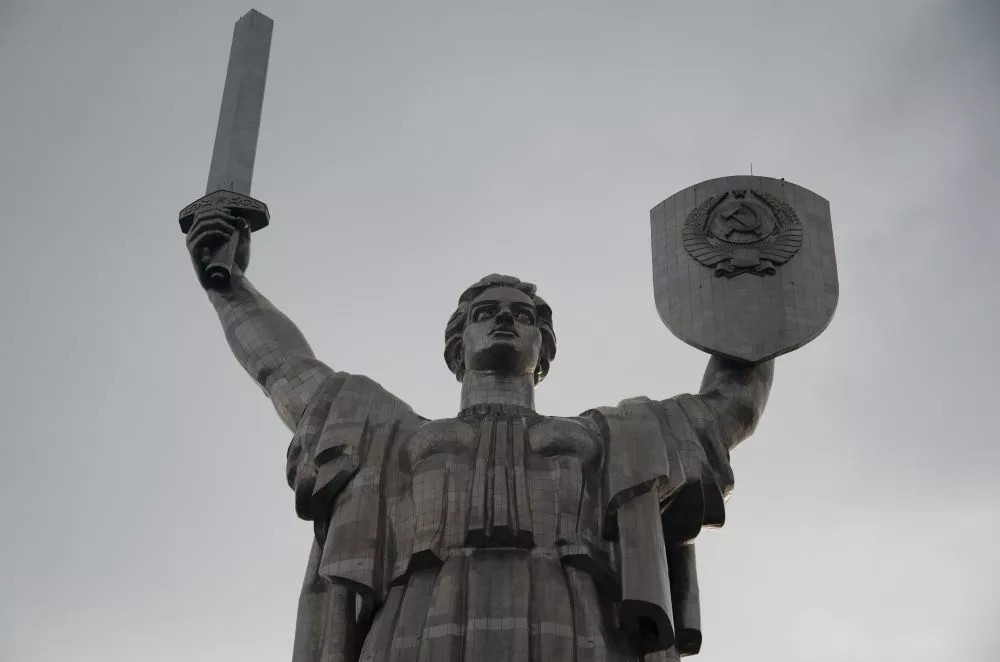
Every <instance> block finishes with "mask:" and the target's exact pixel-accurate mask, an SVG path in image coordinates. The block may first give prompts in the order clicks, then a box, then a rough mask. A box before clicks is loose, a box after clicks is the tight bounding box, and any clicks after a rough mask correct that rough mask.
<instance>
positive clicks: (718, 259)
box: [683, 189, 802, 278]
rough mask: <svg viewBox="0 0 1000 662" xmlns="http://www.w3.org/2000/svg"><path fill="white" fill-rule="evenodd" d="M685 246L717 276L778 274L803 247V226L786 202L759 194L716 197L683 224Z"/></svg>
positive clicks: (733, 193) (746, 192)
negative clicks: (712, 268) (780, 266)
mask: <svg viewBox="0 0 1000 662" xmlns="http://www.w3.org/2000/svg"><path fill="white" fill-rule="evenodd" d="M683 237H684V248H685V249H686V250H687V252H688V254H689V255H691V257H693V258H694V259H696V260H698V261H699V262H701V263H702V264H703V265H705V266H706V267H714V268H715V275H716V276H727V277H730V278H731V277H733V276H736V275H739V274H742V273H747V272H749V273H753V274H757V275H758V276H764V275H768V274H774V273H776V272H777V268H776V267H777V266H778V265H781V264H784V263H785V262H787V261H788V260H790V259H792V257H793V256H794V255H795V253H797V252H798V250H799V247H800V246H801V245H802V224H801V223H800V222H799V218H798V216H797V215H796V214H795V210H794V209H792V207H791V206H790V205H789V204H788V203H786V202H785V201H784V200H782V199H781V198H779V197H777V196H775V195H773V194H770V193H761V192H758V191H754V190H746V189H743V190H734V191H729V192H728V193H723V194H722V195H713V196H711V197H709V198H708V199H707V200H705V201H704V202H703V203H701V204H700V205H698V206H697V207H695V209H694V210H693V211H692V212H691V214H690V215H689V216H688V218H687V222H686V223H685V224H684V233H683Z"/></svg>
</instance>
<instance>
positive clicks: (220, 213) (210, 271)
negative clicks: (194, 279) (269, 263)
mask: <svg viewBox="0 0 1000 662" xmlns="http://www.w3.org/2000/svg"><path fill="white" fill-rule="evenodd" d="M187 247H188V252H189V253H190V254H191V261H192V263H193V264H194V268H195V272H196V273H197V274H198V280H199V281H201V284H202V285H203V286H205V287H210V286H212V285H225V284H227V281H228V278H229V272H230V269H231V270H232V273H234V274H240V273H242V272H244V271H246V269H247V266H248V264H249V263H250V226H249V225H248V224H247V222H246V221H245V220H243V219H242V218H240V217H238V216H233V215H232V214H229V213H228V212H226V211H225V210H223V209H209V210H207V211H204V212H200V213H198V214H196V215H195V217H194V222H192V223H191V229H190V230H188V233H187Z"/></svg>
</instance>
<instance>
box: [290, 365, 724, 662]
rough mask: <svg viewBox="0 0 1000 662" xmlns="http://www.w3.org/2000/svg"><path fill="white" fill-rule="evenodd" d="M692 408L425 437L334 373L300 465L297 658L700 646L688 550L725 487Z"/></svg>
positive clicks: (389, 403) (681, 650) (298, 441)
mask: <svg viewBox="0 0 1000 662" xmlns="http://www.w3.org/2000/svg"><path fill="white" fill-rule="evenodd" d="M720 426H721V423H720V421H719V419H718V417H717V416H716V414H715V413H714V411H713V410H712V408H711V407H709V406H708V405H707V404H706V403H705V402H704V401H703V400H702V398H701V397H700V396H692V395H682V396H678V397H676V398H672V399H670V400H666V401H653V400H649V399H647V398H634V399H631V400H626V401H623V402H622V403H620V404H619V405H618V406H616V407H602V408H598V409H593V410H589V411H587V412H584V413H583V414H581V415H580V416H578V417H547V416H541V415H539V414H537V413H535V412H534V411H531V410H528V409H523V408H517V407H507V406H496V405H493V406H480V407H474V408H471V409H469V410H465V411H463V412H461V413H460V414H459V416H458V417H456V418H454V419H445V420H438V421H429V420H427V419H424V418H422V417H420V416H418V415H417V414H415V413H414V412H413V411H412V410H411V409H410V408H409V407H408V406H407V405H405V404H404V403H403V402H402V401H400V400H398V399H397V398H395V397H394V396H392V395H391V394H389V393H388V392H387V391H385V390H384V389H382V388H381V387H380V386H379V385H378V384H376V383H375V382H373V381H372V380H370V379H368V378H366V377H361V376H355V375H347V374H345V373H336V374H334V375H333V376H331V377H330V378H329V379H328V380H327V382H326V384H325V385H324V387H323V388H322V389H321V392H320V394H319V396H318V397H317V398H315V399H314V400H313V401H312V403H311V404H310V406H309V407H308V408H307V410H306V411H305V413H304V415H303V416H302V418H301V420H300V422H299V425H298V427H297V429H296V431H295V435H294V437H293V440H292V444H291V446H290V447H289V452H288V464H287V477H288V482H289V485H290V486H291V487H292V488H293V490H294V492H295V504H296V511H297V513H298V514H299V516H300V517H302V518H303V519H307V520H310V521H312V522H313V525H314V532H315V536H314V538H315V539H314V541H313V546H312V551H311V554H310V558H309V563H308V566H307V568H306V576H305V581H304V584H303V587H302V593H301V597H300V601H299V612H298V618H297V622H296V633H295V648H294V654H293V661H294V662H360V661H365V662H462V661H470V662H471V661H472V660H475V661H477V662H479V661H481V660H526V661H527V660H533V661H539V660H558V661H562V660H567V661H570V660H572V661H574V662H590V661H593V662H631V661H639V660H641V661H643V662H667V661H669V660H676V659H677V658H678V657H679V656H681V655H688V654H693V653H697V652H698V649H699V648H700V645H701V632H700V623H699V603H698V587H697V575H696V570H695V565H694V563H695V557H694V546H693V544H692V542H691V541H692V540H693V539H694V537H695V536H696V535H697V534H698V532H699V531H700V530H701V528H702V527H703V526H721V525H722V523H723V521H724V513H725V511H724V505H723V504H724V500H725V498H726V497H727V496H728V493H729V491H730V490H731V488H732V484H733V476H732V472H731V470H730V466H729V456H728V451H727V450H726V446H725V445H724V443H723V433H724V431H723V430H722V429H721V428H720Z"/></svg>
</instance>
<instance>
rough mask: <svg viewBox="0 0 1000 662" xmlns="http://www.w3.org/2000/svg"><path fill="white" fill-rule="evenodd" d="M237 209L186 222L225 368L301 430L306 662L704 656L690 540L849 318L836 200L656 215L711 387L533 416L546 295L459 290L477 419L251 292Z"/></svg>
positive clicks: (666, 287) (788, 195)
mask: <svg viewBox="0 0 1000 662" xmlns="http://www.w3.org/2000/svg"><path fill="white" fill-rule="evenodd" d="M224 110H225V104H224ZM221 126H222V123H221V121H220V127H221ZM220 130H221V129H220ZM255 136H256V134H255V133H254V136H253V137H254V141H255ZM251 153H252V152H251ZM251 167H252V159H251ZM246 187H247V188H248V187H249V178H248V177H247V178H246ZM210 188H211V185H210ZM244 193H245V191H244ZM253 211H254V209H251V212H253ZM258 211H259V210H258ZM239 213H240V208H239V207H238V206H231V205H230V206H227V205H225V204H215V203H213V204H207V205H202V206H196V207H195V208H192V209H188V210H185V212H184V214H182V217H185V218H187V221H188V224H187V227H185V228H184V229H185V231H186V236H187V247H188V249H189V252H190V254H191V259H192V262H193V264H194V267H195V271H196V274H197V276H198V280H199V282H200V283H201V284H202V286H203V287H205V288H206V291H207V292H208V296H209V299H210V300H211V302H212V305H213V306H214V307H215V310H216V311H217V313H218V315H219V319H220V320H221V322H222V327H223V330H224V331H225V334H226V338H227V340H228V342H229V345H230V347H231V348H232V350H233V353H234V354H235V355H236V358H237V360H238V361H239V363H240V364H241V365H242V366H243V367H244V369H245V370H246V371H247V372H248V373H249V374H250V375H251V377H253V379H254V380H255V381H256V382H257V383H258V384H259V385H260V386H261V387H262V388H263V390H264V392H265V393H266V394H267V396H268V397H269V398H270V400H271V402H272V404H273V405H274V407H275V409H276V410H277V412H278V415H279V416H280V417H281V420H282V421H284V423H285V424H286V425H287V426H288V429H289V430H290V431H291V433H292V441H291V445H290V446H289V448H288V453H287V477H288V484H289V486H290V487H291V488H292V489H293V490H294V493H295V506H296V511H297V513H298V515H299V517H301V518H303V519H306V520H309V521H311V522H312V523H313V528H314V534H315V535H314V540H313V543H312V552H311V556H310V560H309V564H308V567H307V569H306V576H305V582H304V585H303V587H302V594H301V599H300V603H299V613H298V619H297V626H296V634H295V650H294V655H293V660H294V662H341V661H344V662H347V661H351V662H356V661H358V660H363V661H365V662H473V661H474V662H507V661H509V660H515V661H519V660H525V661H528V660H534V661H541V660H544V661H546V662H548V661H552V662H563V661H566V662H570V661H572V662H612V661H613V662H625V661H638V660H644V661H647V662H652V661H657V662H665V661H667V660H675V659H677V658H678V657H679V656H682V655H689V654H693V653H697V652H698V650H699V648H700V646H701V625H700V618H699V601H698V585H697V576H696V572H695V557H694V546H693V544H692V541H693V540H694V538H695V537H696V536H697V535H698V533H699V531H700V530H701V529H702V528H703V527H704V526H721V525H722V523H723V521H724V519H725V509H724V502H725V499H726V497H727V496H728V495H729V493H730V490H731V489H732V486H733V472H732V470H731V468H730V461H729V459H730V451H731V450H732V449H733V448H734V447H735V446H736V445H737V444H739V443H740V442H741V441H743V440H744V439H746V438H747V437H748V436H749V435H750V434H751V433H752V432H753V430H754V428H755V426H756V424H757V421H758V420H759V418H760V416H761V414H762V412H763V410H764V406H765V403H766V402H767V396H768V391H769V389H770V385H771V379H772V372H773V357H775V356H777V355H779V354H782V353H784V352H787V351H790V350H792V349H794V348H796V347H799V346H801V345H802V344H804V343H805V342H808V341H809V340H811V339H812V338H814V337H815V336H816V335H818V333H819V332H820V331H822V329H823V328H825V326H826V324H827V323H828V322H829V319H830V317H831V316H832V314H833V309H834V307H835V305H836V297H837V281H836V268H835V261H834V259H833V244H832V238H831V233H830V231H829V228H830V226H829V206H828V205H825V201H823V200H822V199H821V198H819V197H818V196H814V195H813V194H811V193H809V192H808V191H806V190H805V189H802V188H800V187H795V186H794V185H791V184H785V183H784V182H778V181H777V180H767V179H764V178H726V179H722V180H713V181H711V182H704V183H702V184H699V185H697V186H694V187H691V188H689V189H686V190H685V191H682V192H681V193H679V194H677V195H675V196H672V197H671V198H669V199H668V200H667V201H666V202H664V203H663V204H661V205H659V206H657V207H656V208H654V209H653V211H652V230H653V262H654V280H655V290H656V299H657V305H658V307H659V309H660V313H661V316H662V317H663V319H664V321H665V322H666V323H667V324H668V326H669V327H670V328H671V330H673V331H674V332H675V333H676V334H677V335H678V336H680V337H681V338H682V339H683V340H685V341H686V342H689V343H691V344H693V345H695V346H698V347H700V348H702V349H704V350H706V351H709V352H711V353H712V354H713V356H712V358H710V360H709V362H708V367H707V370H706V372H705V376H704V379H703V381H702V385H701V389H700V390H699V392H698V393H696V394H691V395H679V396H675V397H671V398H667V399H662V400H659V399H648V398H636V399H631V400H626V401H624V402H621V403H619V404H617V405H615V406H605V407H597V408H593V409H589V410H587V411H585V412H583V413H582V414H580V415H579V416H576V417H571V418H563V417H553V416H545V415H544V414H540V413H538V412H537V411H535V407H534V391H535V387H536V386H537V385H538V384H539V382H541V381H542V380H543V379H544V377H545V375H546V374H547V373H548V371H549V369H550V367H551V364H552V361H553V359H554V358H555V355H556V336H555V331H554V326H553V314H552V310H551V308H550V307H549V305H548V304H547V303H546V302H545V301H544V300H543V299H542V298H541V297H540V296H538V294H537V292H536V289H535V286H534V285H532V284H530V283H526V282H523V281H520V280H518V279H517V278H513V277H510V276H501V275H497V274H493V275H490V276H486V277H485V278H483V279H482V280H480V281H478V282H476V283H475V284H473V285H472V286H471V287H469V288H468V289H466V290H465V291H464V292H463V293H462V294H461V296H460V297H459V299H458V304H457V307H456V309H455V311H454V312H453V313H452V315H451V317H450V319H449V320H448V321H447V324H446V325H445V338H444V340H445V344H444V359H445V363H446V364H447V366H448V368H449V369H450V370H451V371H452V372H453V373H454V374H455V376H456V378H457V379H458V380H459V381H461V383H462V396H461V402H460V403H459V405H458V408H457V413H456V415H455V416H454V417H452V418H447V419H443V420H428V419H426V418H423V417H421V416H420V415H419V414H417V413H416V412H414V411H413V410H412V409H411V408H410V407H409V406H408V405H407V404H406V403H405V402H404V401H403V400H402V399H400V398H399V397H397V396H396V395H395V394H393V393H390V392H389V391H387V390H386V389H385V388H383V387H382V386H380V385H379V384H377V383H375V382H374V381H372V380H371V379H368V378H367V377H364V376H363V375H354V374H347V373H345V372H342V371H338V370H336V369H335V368H333V367H330V366H328V365H327V364H326V363H324V362H323V361H321V360H319V359H318V358H316V357H315V356H314V355H313V352H312V350H311V349H310V347H309V344H308V343H307V342H306V340H305V338H304V337H303V335H302V334H301V333H300V331H299V330H298V328H296V326H295V325H294V324H293V323H292V322H291V321H290V320H289V319H288V318H287V317H285V316H284V315H283V314H282V313H281V311H279V310H278V309H277V308H276V307H275V306H274V305H273V304H272V303H271V302H269V301H268V300H267V299H266V298H264V296H263V295H261V294H260V293H259V292H258V291H257V290H256V289H255V288H254V287H253V285H251V283H250V281H249V280H247V278H246V275H245V271H246V268H247V264H248V261H249V255H250V232H251V230H253V229H256V228H257V227H260V226H261V224H262V223H261V221H260V219H258V220H257V222H256V224H255V223H254V221H253V219H250V220H248V219H247V218H245V217H242V216H240V215H239ZM185 215H186V216H185ZM264 221H266V219H264ZM182 223H183V219H182ZM219 256H221V257H219ZM220 265H221V266H220ZM213 269H214V270H215V271H214V273H217V274H221V275H220V276H212V275H211V274H210V273H209V272H210V271H211V270H213Z"/></svg>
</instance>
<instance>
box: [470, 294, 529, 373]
mask: <svg viewBox="0 0 1000 662" xmlns="http://www.w3.org/2000/svg"><path fill="white" fill-rule="evenodd" d="M462 345H463V347H464V349H465V367H466V369H467V370H476V371H488V372H501V373H507V374H519V375H530V374H533V373H534V371H535V367H536V366H537V365H538V357H539V356H540V354H541V351H542V334H541V331H539V329H538V313H537V312H536V311H535V305H534V304H533V303H532V302H531V297H529V296H528V295H527V294H525V293H524V292H522V291H520V290H518V289H516V288H513V287H492V288H490V289H488V290H485V291H483V292H482V294H480V295H479V296H478V297H476V298H475V299H474V300H473V301H472V304H471V305H470V306H469V317H468V319H467V320H466V323H465V332H464V333H463V334H462Z"/></svg>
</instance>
